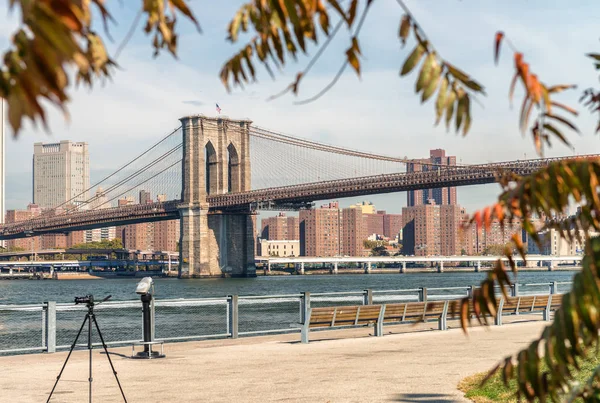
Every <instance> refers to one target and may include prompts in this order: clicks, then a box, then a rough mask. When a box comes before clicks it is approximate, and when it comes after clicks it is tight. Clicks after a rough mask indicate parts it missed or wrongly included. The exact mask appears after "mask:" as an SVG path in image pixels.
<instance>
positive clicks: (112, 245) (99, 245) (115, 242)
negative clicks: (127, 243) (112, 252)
mask: <svg viewBox="0 0 600 403" xmlns="http://www.w3.org/2000/svg"><path fill="white" fill-rule="evenodd" d="M69 249H123V241H122V240H121V239H120V238H115V239H111V240H108V239H103V240H102V241H96V242H87V243H80V244H77V245H73V246H72V247H70V248H69Z"/></svg>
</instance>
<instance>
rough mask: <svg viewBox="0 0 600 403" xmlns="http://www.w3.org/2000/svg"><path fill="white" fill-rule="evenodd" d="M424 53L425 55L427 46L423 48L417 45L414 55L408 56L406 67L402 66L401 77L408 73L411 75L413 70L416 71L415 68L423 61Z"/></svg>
mask: <svg viewBox="0 0 600 403" xmlns="http://www.w3.org/2000/svg"><path fill="white" fill-rule="evenodd" d="M423 53H425V46H423V45H422V44H419V45H417V46H416V47H415V49H414V50H413V51H412V53H411V54H410V56H408V58H407V59H406V61H405V62H404V65H403V66H402V70H400V75H401V76H405V75H407V74H408V73H410V72H411V71H412V69H414V68H415V66H416V65H417V64H418V63H419V61H420V60H421V57H422V56H423Z"/></svg>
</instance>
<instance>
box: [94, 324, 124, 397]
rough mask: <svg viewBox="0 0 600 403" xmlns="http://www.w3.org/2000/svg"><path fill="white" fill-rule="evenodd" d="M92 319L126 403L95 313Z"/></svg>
mask: <svg viewBox="0 0 600 403" xmlns="http://www.w3.org/2000/svg"><path fill="white" fill-rule="evenodd" d="M92 320H93V321H94V324H95V325H96V330H97V331H98V336H100V342H101V343H102V347H103V348H104V352H105V353H106V358H108V363H109V364H110V368H111V369H112V372H113V374H114V375H115V379H116V380H117V385H119V390H120V391H121V396H123V401H124V402H125V403H127V398H126V397H125V392H123V388H122V387H121V382H120V381H119V377H118V376H117V371H116V370H115V367H114V365H113V363H112V360H111V359H110V354H108V348H107V347H106V343H105V342H104V337H102V332H101V331H100V326H98V322H97V321H96V315H92Z"/></svg>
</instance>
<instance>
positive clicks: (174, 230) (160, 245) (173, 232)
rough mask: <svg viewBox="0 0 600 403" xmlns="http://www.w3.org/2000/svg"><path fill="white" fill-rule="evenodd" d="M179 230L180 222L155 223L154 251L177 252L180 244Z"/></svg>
mask: <svg viewBox="0 0 600 403" xmlns="http://www.w3.org/2000/svg"><path fill="white" fill-rule="evenodd" d="M179 228H180V227H179V220H167V221H157V222H155V223H154V231H153V233H154V245H153V246H154V250H159V251H169V252H175V251H176V250H177V242H179ZM136 249H137V248H136Z"/></svg>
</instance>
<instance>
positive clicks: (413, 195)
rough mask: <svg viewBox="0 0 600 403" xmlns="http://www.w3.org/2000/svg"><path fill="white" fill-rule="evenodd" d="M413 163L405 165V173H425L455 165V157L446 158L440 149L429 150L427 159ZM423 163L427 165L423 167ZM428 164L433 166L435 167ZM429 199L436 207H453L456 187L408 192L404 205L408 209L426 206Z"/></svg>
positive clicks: (455, 202) (455, 200)
mask: <svg viewBox="0 0 600 403" xmlns="http://www.w3.org/2000/svg"><path fill="white" fill-rule="evenodd" d="M413 161H414V162H410V163H408V164H407V165H406V172H426V171H433V170H437V169H443V167H444V166H455V165H456V157H455V156H446V151H445V150H442V149H436V150H430V151H429V158H428V159H420V160H413ZM423 163H427V165H423ZM430 164H435V166H433V165H430ZM430 199H433V200H434V201H435V204H436V205H446V204H449V205H455V204H457V198H456V187H453V186H452V187H443V188H436V189H419V190H409V191H408V192H407V203H406V204H407V206H408V207H412V206H421V205H425V204H427V203H428V200H430Z"/></svg>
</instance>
